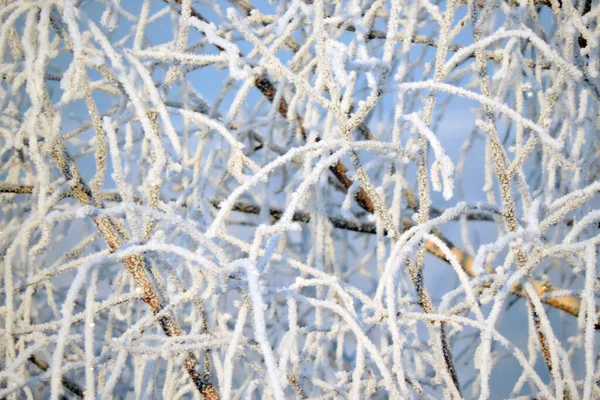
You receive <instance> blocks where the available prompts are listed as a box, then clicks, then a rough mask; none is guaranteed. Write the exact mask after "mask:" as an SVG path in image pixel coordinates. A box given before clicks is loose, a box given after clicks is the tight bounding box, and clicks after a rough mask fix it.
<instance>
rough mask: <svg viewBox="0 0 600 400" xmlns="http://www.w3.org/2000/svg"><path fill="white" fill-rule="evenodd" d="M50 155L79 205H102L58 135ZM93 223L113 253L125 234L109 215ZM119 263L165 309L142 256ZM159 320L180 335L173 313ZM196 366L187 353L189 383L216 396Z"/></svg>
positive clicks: (155, 307) (147, 299)
mask: <svg viewBox="0 0 600 400" xmlns="http://www.w3.org/2000/svg"><path fill="white" fill-rule="evenodd" d="M52 157H53V158H54V159H55V161H56V162H57V164H58V167H59V169H60V171H61V172H62V173H63V175H64V177H65V179H66V180H67V181H69V182H72V192H73V196H74V197H75V198H76V199H77V200H78V201H79V203H81V204H82V205H91V204H97V205H99V206H100V207H103V203H102V199H94V197H93V196H92V192H91V190H90V189H89V187H88V186H87V184H86V183H85V182H84V181H83V178H82V177H81V174H80V172H79V170H78V169H77V166H76V165H75V162H74V161H73V159H72V158H71V156H70V155H69V153H68V152H67V150H66V149H65V148H64V146H63V144H62V138H61V137H60V136H59V137H57V138H56V140H55V142H54V143H53V147H52ZM94 224H95V225H96V227H97V228H98V230H99V231H100V232H101V233H102V236H104V239H105V240H106V243H107V244H108V246H109V248H110V249H111V251H113V252H114V251H116V250H117V249H118V248H119V247H121V246H122V244H123V242H124V240H126V239H127V237H125V236H124V232H122V231H121V229H120V228H119V226H118V225H117V224H116V223H115V222H114V221H113V220H112V219H111V218H109V217H106V216H102V217H98V218H95V219H94ZM122 262H123V264H124V265H125V267H126V268H127V270H128V271H129V273H130V274H131V275H132V276H133V278H134V280H135V282H136V284H137V285H138V287H139V288H140V289H141V290H142V300H143V301H144V303H146V304H147V305H148V306H149V307H150V309H151V311H152V313H154V314H155V315H156V314H159V313H161V312H162V311H163V309H164V304H163V300H162V299H161V297H160V295H159V293H158V292H157V291H156V289H155V288H154V284H153V282H152V278H151V277H150V276H148V274H147V273H146V260H145V259H144V257H143V256H141V255H138V254H134V255H132V256H129V257H126V258H124V259H123V260H122ZM158 323H159V325H160V327H161V328H162V330H163V331H164V332H165V334H166V335H167V336H169V337H172V336H181V335H182V332H181V328H180V327H179V325H178V324H177V321H176V320H175V318H174V316H173V315H171V314H170V313H166V314H163V315H161V316H160V317H158ZM197 366H198V360H197V359H196V356H195V355H194V354H193V353H192V352H189V353H188V354H187V356H186V358H185V360H184V367H185V369H186V371H187V373H188V375H189V376H190V378H191V379H192V382H193V383H194V385H195V386H196V388H197V389H198V391H199V392H200V393H201V394H202V395H203V396H204V398H205V399H207V400H212V399H218V394H217V397H215V394H216V393H217V392H216V389H215V388H214V387H213V386H212V385H211V384H210V383H209V382H207V381H206V380H205V379H204V376H203V375H202V374H201V373H200V372H199V371H198V370H197V368H196V367H197Z"/></svg>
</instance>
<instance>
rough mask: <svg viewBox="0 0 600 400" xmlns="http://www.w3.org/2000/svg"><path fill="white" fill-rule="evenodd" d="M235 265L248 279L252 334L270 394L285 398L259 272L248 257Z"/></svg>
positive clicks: (235, 262)
mask: <svg viewBox="0 0 600 400" xmlns="http://www.w3.org/2000/svg"><path fill="white" fill-rule="evenodd" d="M233 264H235V265H239V266H240V267H242V268H244V269H245V271H246V278H247V279H248V290H249V295H250V300H251V301H252V315H253V317H254V334H255V336H256V341H257V342H258V344H259V345H260V349H261V351H262V353H263V356H264V357H265V364H266V366H267V374H268V377H269V388H270V389H271V392H272V395H273V397H274V398H276V399H285V396H284V394H283V390H282V388H281V382H280V380H281V377H280V376H279V374H278V370H277V362H276V361H275V356H274V355H273V349H272V348H271V345H270V344H269V339H268V337H267V330H266V325H265V313H264V312H265V309H266V305H265V303H264V301H263V298H262V292H263V287H262V286H261V284H260V274H259V272H258V269H257V268H256V265H255V264H254V262H252V261H251V260H249V259H247V258H246V259H241V260H236V261H234V262H233Z"/></svg>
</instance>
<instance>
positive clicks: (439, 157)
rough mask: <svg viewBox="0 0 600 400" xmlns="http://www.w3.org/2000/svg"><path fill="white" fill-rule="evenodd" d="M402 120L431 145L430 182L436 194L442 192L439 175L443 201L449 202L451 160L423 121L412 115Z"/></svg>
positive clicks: (452, 168)
mask: <svg viewBox="0 0 600 400" xmlns="http://www.w3.org/2000/svg"><path fill="white" fill-rule="evenodd" d="M404 118H406V119H407V120H409V121H411V122H412V123H413V124H414V126H415V127H416V128H417V130H418V131H419V133H420V134H422V135H423V136H425V137H426V138H427V140H428V141H429V143H430V144H431V148H432V149H433V152H434V153H435V158H436V160H435V161H434V163H433V165H432V166H431V182H432V184H433V189H434V190H435V191H436V192H439V191H441V190H442V184H441V183H440V180H439V176H440V175H441V176H442V181H443V186H444V189H443V193H444V199H446V200H450V199H451V198H452V195H453V190H454V180H453V179H452V177H453V176H454V164H453V163H452V160H451V159H450V157H448V156H447V155H446V152H445V151H444V148H443V147H442V145H441V143H440V142H439V140H438V138H437V137H436V135H435V133H433V132H432V131H431V129H429V128H428V127H427V126H426V125H425V124H424V123H423V121H421V119H420V118H419V116H418V115H417V114H414V113H413V114H410V115H407V116H406V117H404Z"/></svg>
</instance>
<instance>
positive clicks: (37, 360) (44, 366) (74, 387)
mask: <svg viewBox="0 0 600 400" xmlns="http://www.w3.org/2000/svg"><path fill="white" fill-rule="evenodd" d="M29 361H30V362H32V363H33V364H34V365H35V366H36V367H38V368H39V369H41V370H42V371H47V370H48V368H50V366H49V365H48V363H47V362H46V360H44V359H43V358H41V357H39V356H36V355H35V354H32V355H30V356H29ZM60 380H61V382H62V384H63V386H64V387H65V388H66V389H68V390H69V392H71V393H73V394H74V395H76V396H79V397H80V398H82V399H83V398H85V391H84V390H83V389H82V388H81V387H80V386H79V385H78V384H76V383H75V382H73V381H71V380H70V379H69V378H67V377H66V376H64V375H63V376H62V377H61V378H60Z"/></svg>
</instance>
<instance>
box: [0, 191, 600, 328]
mask: <svg viewBox="0 0 600 400" xmlns="http://www.w3.org/2000/svg"><path fill="white" fill-rule="evenodd" d="M0 193H13V194H32V193H33V186H29V185H16V184H7V183H0ZM70 195H71V194H67V196H70ZM101 195H102V200H103V201H115V202H120V201H121V196H120V195H119V193H116V192H103V193H102V194H101ZM135 201H136V202H137V203H140V204H141V202H142V201H141V199H135ZM222 201H223V200H219V199H213V200H210V203H211V204H212V205H213V206H214V207H215V208H220V206H221V203H222ZM261 210H262V208H261V207H260V206H259V205H255V204H250V203H245V202H236V203H234V205H233V207H232V211H237V212H241V213H244V214H254V215H259V214H260V213H261ZM269 215H270V216H271V217H272V218H273V219H274V220H275V221H277V220H279V219H280V218H281V216H282V215H283V210H281V209H278V208H270V209H269ZM479 215H480V214H479V213H477V214H474V216H473V219H474V220H482V219H481V218H480V217H479ZM292 220H293V221H294V222H301V223H305V224H308V223H310V221H311V215H310V214H309V213H306V212H300V211H297V212H295V213H294V215H293V217H292ZM328 220H329V222H330V223H331V225H332V226H333V227H335V228H337V229H344V230H348V231H353V232H358V233H365V234H371V235H374V234H376V233H377V228H376V226H375V224H374V223H371V222H361V221H351V220H348V219H345V218H341V217H333V216H330V217H328ZM402 222H403V230H404V231H406V230H408V229H410V228H412V227H413V226H414V222H413V221H411V220H410V219H408V218H405V219H404V220H403V221H402ZM434 234H435V235H436V236H437V237H438V238H439V239H440V240H442V241H443V242H444V243H445V244H446V245H447V246H448V247H449V248H450V250H451V251H452V253H453V254H454V255H455V256H456V258H457V260H458V262H459V264H460V265H461V267H462V268H463V270H464V271H465V272H466V273H467V274H468V275H469V276H470V277H471V278H474V277H475V272H474V271H473V262H474V261H475V259H474V257H473V256H472V255H470V254H468V253H466V252H465V251H464V250H462V249H461V248H459V247H458V246H456V245H455V244H453V243H452V242H451V241H449V240H448V239H446V238H445V237H444V236H443V235H441V234H440V233H439V232H434ZM426 248H427V251H428V252H429V253H431V254H432V255H434V256H435V257H437V258H439V259H440V260H442V261H444V262H446V263H448V264H449V263H450V261H449V260H448V259H447V258H446V256H445V255H444V253H443V252H442V251H441V250H440V249H439V248H438V247H437V246H436V245H435V244H434V243H433V242H430V241H428V242H426ZM532 284H533V286H534V287H535V289H536V291H537V293H538V295H539V296H544V297H545V298H544V299H543V300H542V301H543V302H544V303H545V304H547V305H549V306H551V307H554V308H557V309H559V310H562V311H564V312H567V313H569V314H571V315H573V316H574V317H577V316H578V315H579V311H580V309H581V300H580V299H579V298H577V297H575V296H559V297H547V296H548V295H550V294H552V292H556V291H562V289H561V288H556V287H554V286H552V285H550V284H549V283H544V282H540V281H533V282H532ZM511 293H512V294H514V295H517V296H519V297H526V296H525V292H524V290H523V289H522V287H521V285H516V286H515V287H513V288H512V289H511ZM595 327H596V329H600V320H599V321H598V322H597V323H596V325H595Z"/></svg>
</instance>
